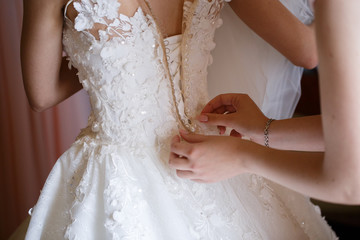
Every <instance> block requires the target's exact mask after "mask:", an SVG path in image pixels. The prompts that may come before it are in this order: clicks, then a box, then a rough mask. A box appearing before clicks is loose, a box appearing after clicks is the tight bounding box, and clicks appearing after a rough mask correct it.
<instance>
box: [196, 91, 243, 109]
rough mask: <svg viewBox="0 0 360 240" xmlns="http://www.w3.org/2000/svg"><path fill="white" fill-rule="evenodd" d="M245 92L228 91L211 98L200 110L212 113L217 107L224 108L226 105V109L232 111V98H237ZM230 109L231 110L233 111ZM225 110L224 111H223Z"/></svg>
mask: <svg viewBox="0 0 360 240" xmlns="http://www.w3.org/2000/svg"><path fill="white" fill-rule="evenodd" d="M244 95H246V94H235V93H229V94H221V95H218V96H216V97H215V98H213V99H212V100H211V101H210V102H208V104H206V106H205V107H204V109H203V110H202V113H212V112H215V111H216V110H217V109H221V108H224V106H226V108H228V109H227V111H231V110H233V111H234V107H236V106H234V104H233V103H234V102H236V101H234V99H237V98H239V97H242V96H244ZM217 111H219V110H217ZM233 111H232V112H233ZM224 112H225V111H224Z"/></svg>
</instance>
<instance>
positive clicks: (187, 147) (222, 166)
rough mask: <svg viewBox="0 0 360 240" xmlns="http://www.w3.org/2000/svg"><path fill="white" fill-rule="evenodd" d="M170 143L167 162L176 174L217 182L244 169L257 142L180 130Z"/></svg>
mask: <svg viewBox="0 0 360 240" xmlns="http://www.w3.org/2000/svg"><path fill="white" fill-rule="evenodd" d="M181 137H182V138H183V141H181V140H180V137H179V136H175V137H174V138H173V140H172V143H171V153H170V158H169V166H170V167H171V168H174V169H176V173H177V175H178V177H180V178H186V179H191V180H193V181H197V182H206V183H209V182H218V181H221V180H225V179H228V178H231V177H234V176H236V175H239V174H241V173H244V172H247V170H246V168H245V162H246V161H247V160H249V159H250V156H249V154H250V153H251V152H252V151H253V150H254V149H252V148H253V147H257V146H259V145H257V144H255V143H252V142H250V141H246V140H242V139H240V138H235V137H225V136H204V135H197V134H190V133H189V134H187V133H184V132H181Z"/></svg>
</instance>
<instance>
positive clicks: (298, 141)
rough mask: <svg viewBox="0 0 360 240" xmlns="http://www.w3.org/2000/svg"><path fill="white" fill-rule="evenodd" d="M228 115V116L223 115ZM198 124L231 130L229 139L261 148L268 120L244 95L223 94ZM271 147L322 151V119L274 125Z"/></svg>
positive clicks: (270, 129) (307, 118) (270, 139)
mask: <svg viewBox="0 0 360 240" xmlns="http://www.w3.org/2000/svg"><path fill="white" fill-rule="evenodd" d="M224 113H227V114H224ZM198 120H199V121H200V122H203V123H206V124H209V125H214V126H218V128H219V132H220V134H223V133H224V132H225V127H223V126H227V127H229V128H232V129H233V130H232V131H231V134H230V135H231V136H235V137H241V136H244V137H248V138H250V139H251V141H253V142H255V143H257V144H260V145H264V128H265V124H266V122H267V121H268V120H269V119H268V118H267V117H266V116H265V115H264V114H263V113H262V112H261V111H260V109H259V108H258V107H257V106H256V104H255V103H254V102H253V101H252V100H251V99H250V97H249V96H248V95H246V94H222V95H219V96H217V97H215V98H214V99H213V100H211V101H210V102H209V103H208V104H207V105H206V106H205V107H204V109H203V111H202V114H201V115H200V116H199V117H198ZM269 132H270V134H269V144H270V147H272V148H276V149H282V150H296V151H324V140H323V134H322V125H321V116H320V115H317V116H309V117H299V118H291V119H284V120H276V121H273V122H272V123H271V125H270V128H269Z"/></svg>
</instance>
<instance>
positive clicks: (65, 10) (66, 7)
mask: <svg viewBox="0 0 360 240" xmlns="http://www.w3.org/2000/svg"><path fill="white" fill-rule="evenodd" d="M73 1H74V0H69V1H68V2H67V3H66V5H65V8H64V18H65V19H69V18H68V17H67V16H66V13H67V9H68V7H69V5H70V4H71V3H72V2H73Z"/></svg>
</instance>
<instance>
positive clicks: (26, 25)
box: [21, 0, 81, 111]
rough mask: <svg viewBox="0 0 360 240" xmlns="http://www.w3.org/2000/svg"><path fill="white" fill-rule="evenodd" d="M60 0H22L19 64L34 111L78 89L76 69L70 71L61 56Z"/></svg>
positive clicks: (61, 0) (59, 100)
mask: <svg viewBox="0 0 360 240" xmlns="http://www.w3.org/2000/svg"><path fill="white" fill-rule="evenodd" d="M63 1H64V0H52V1H48V0H26V1H24V18H23V29H22V37H21V65H22V72H23V81H24V86H25V90H26V94H27V97H28V100H29V103H30V105H31V107H32V108H33V109H34V110H35V111H43V110H45V109H47V108H49V107H52V106H54V105H56V104H57V103H59V102H61V101H62V100H64V99H66V98H67V97H69V96H71V95H72V94H74V93H75V92H77V91H78V90H80V89H81V85H80V83H79V81H78V80H77V76H76V74H75V73H76V71H75V70H69V69H68V68H67V63H66V60H65V59H64V58H62V28H63V12H62V8H63V6H64V2H63Z"/></svg>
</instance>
